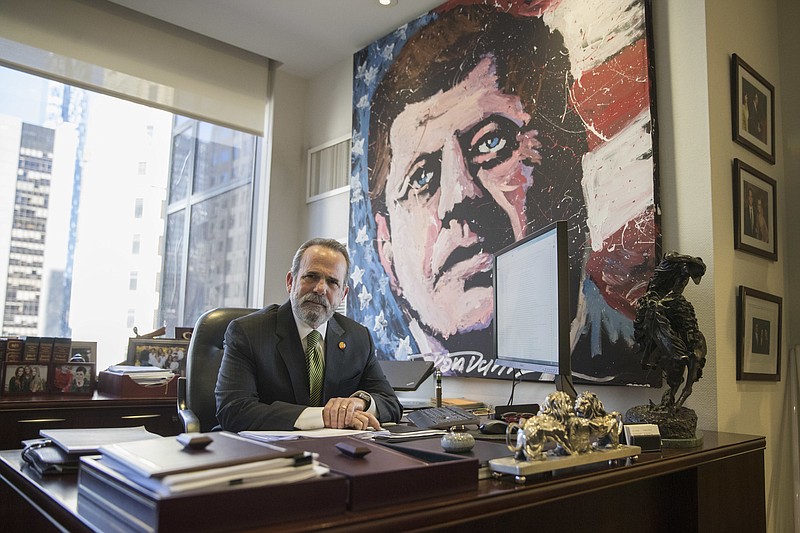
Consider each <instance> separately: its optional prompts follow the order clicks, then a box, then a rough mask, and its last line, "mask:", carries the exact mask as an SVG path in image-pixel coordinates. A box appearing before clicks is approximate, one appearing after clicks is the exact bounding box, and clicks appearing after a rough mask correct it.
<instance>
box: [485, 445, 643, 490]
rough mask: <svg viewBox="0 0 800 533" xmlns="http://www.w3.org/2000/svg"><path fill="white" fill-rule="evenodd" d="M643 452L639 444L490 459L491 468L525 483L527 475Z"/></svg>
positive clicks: (616, 458) (611, 459) (626, 456)
mask: <svg viewBox="0 0 800 533" xmlns="http://www.w3.org/2000/svg"><path fill="white" fill-rule="evenodd" d="M640 453H642V449H641V448H640V447H639V446H626V445H624V444H623V445H621V446H620V447H619V448H610V449H601V450H595V451H592V452H589V453H581V454H575V455H549V454H548V455H547V456H546V457H545V458H544V459H542V460H541V461H524V460H518V459H515V458H513V457H501V458H499V459H492V460H490V461H489V468H491V469H492V471H493V472H496V473H498V474H513V475H515V476H516V477H517V482H519V483H524V482H525V476H530V475H532V474H541V473H542V472H555V471H557V470H563V469H565V468H572V467H576V466H584V465H589V464H593V463H602V462H605V461H614V460H621V459H628V458H629V457H636V456H638V455H639V454H640Z"/></svg>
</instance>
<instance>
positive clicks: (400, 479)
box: [280, 437, 478, 511]
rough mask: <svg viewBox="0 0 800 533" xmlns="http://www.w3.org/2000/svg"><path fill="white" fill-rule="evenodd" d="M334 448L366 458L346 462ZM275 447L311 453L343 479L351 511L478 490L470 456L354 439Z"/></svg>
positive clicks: (474, 464)
mask: <svg viewBox="0 0 800 533" xmlns="http://www.w3.org/2000/svg"><path fill="white" fill-rule="evenodd" d="M339 443H344V444H345V445H349V446H351V447H356V448H357V447H366V448H368V449H369V453H367V454H366V455H364V456H363V457H360V458H356V457H351V456H349V455H346V454H344V453H342V452H341V451H340V449H339V448H337V447H336V444H339ZM280 445H281V446H284V447H287V448H288V447H294V448H295V449H298V450H305V451H309V452H314V453H317V454H319V461H320V462H321V463H324V464H326V465H327V466H329V467H330V469H331V472H335V473H337V474H341V475H343V476H345V477H346V478H347V483H348V500H347V507H348V509H350V510H351V511H362V510H365V509H371V508H374V507H379V506H381V505H389V504H391V505H396V504H398V503H404V502H410V501H414V500H423V499H428V498H433V497H438V496H445V495H449V494H456V493H459V492H467V491H474V490H477V487H478V475H477V472H478V459H476V458H475V457H461V456H458V455H455V454H447V453H444V452H442V453H431V452H428V451H424V452H419V451H418V450H414V449H407V450H403V451H399V450H395V449H392V448H389V447H387V446H383V445H381V444H377V443H375V442H372V441H368V440H363V439H358V438H354V437H326V438H316V439H301V440H295V441H282V442H281V443H280Z"/></svg>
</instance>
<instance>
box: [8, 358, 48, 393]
mask: <svg viewBox="0 0 800 533" xmlns="http://www.w3.org/2000/svg"><path fill="white" fill-rule="evenodd" d="M47 375H48V365H40V364H36V363H33V364H31V363H6V364H5V373H4V378H3V394H6V395H9V396H16V395H19V396H25V395H34V394H45V393H47Z"/></svg>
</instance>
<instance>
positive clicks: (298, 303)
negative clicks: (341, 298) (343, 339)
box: [291, 295, 335, 328]
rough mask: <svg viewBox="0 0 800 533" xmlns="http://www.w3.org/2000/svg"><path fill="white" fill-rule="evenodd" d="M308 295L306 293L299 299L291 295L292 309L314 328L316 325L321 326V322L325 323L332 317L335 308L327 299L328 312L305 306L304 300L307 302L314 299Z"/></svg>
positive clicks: (298, 316)
mask: <svg viewBox="0 0 800 533" xmlns="http://www.w3.org/2000/svg"><path fill="white" fill-rule="evenodd" d="M308 296H309V295H306V296H305V297H303V298H301V299H300V300H298V299H297V298H295V297H294V296H292V297H291V301H292V310H293V311H294V314H295V316H296V317H297V318H299V319H300V320H302V321H303V322H305V323H306V324H308V325H309V326H311V327H312V328H316V327H318V326H320V325H321V324H324V323H325V322H327V321H328V320H330V318H331V317H332V316H333V313H334V311H335V310H334V309H332V308H331V307H330V305H329V304H328V301H327V300H326V301H325V306H326V307H325V309H326V312H324V313H323V312H319V311H314V310H312V309H308V308H303V302H306V301H309V300H310V301H313V298H309V297H308Z"/></svg>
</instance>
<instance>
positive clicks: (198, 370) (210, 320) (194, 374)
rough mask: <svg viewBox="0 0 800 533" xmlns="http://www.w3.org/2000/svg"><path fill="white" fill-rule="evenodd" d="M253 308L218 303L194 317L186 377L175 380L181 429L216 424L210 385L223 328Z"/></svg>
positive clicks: (193, 429) (216, 367)
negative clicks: (213, 307) (195, 320)
mask: <svg viewBox="0 0 800 533" xmlns="http://www.w3.org/2000/svg"><path fill="white" fill-rule="evenodd" d="M254 311H257V309H249V308H243V307H219V308H217V309H212V310H211V311H206V312H205V313H203V315H202V316H201V317H200V318H198V319H197V323H195V326H194V331H193V332H192V340H191V341H190V342H189V351H188V353H187V354H186V358H187V359H186V377H182V378H180V379H179V380H178V414H179V415H180V417H181V420H182V422H183V430H184V431H185V432H187V433H190V432H198V431H199V432H206V431H211V430H212V429H213V428H214V426H216V425H217V403H216V399H215V398H214V387H215V386H216V384H217V374H218V373H219V366H220V364H221V363H222V352H223V341H224V339H225V330H226V329H227V328H228V324H229V323H230V322H231V320H234V319H236V318H239V317H241V316H244V315H249V314H250V313H252V312H254Z"/></svg>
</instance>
